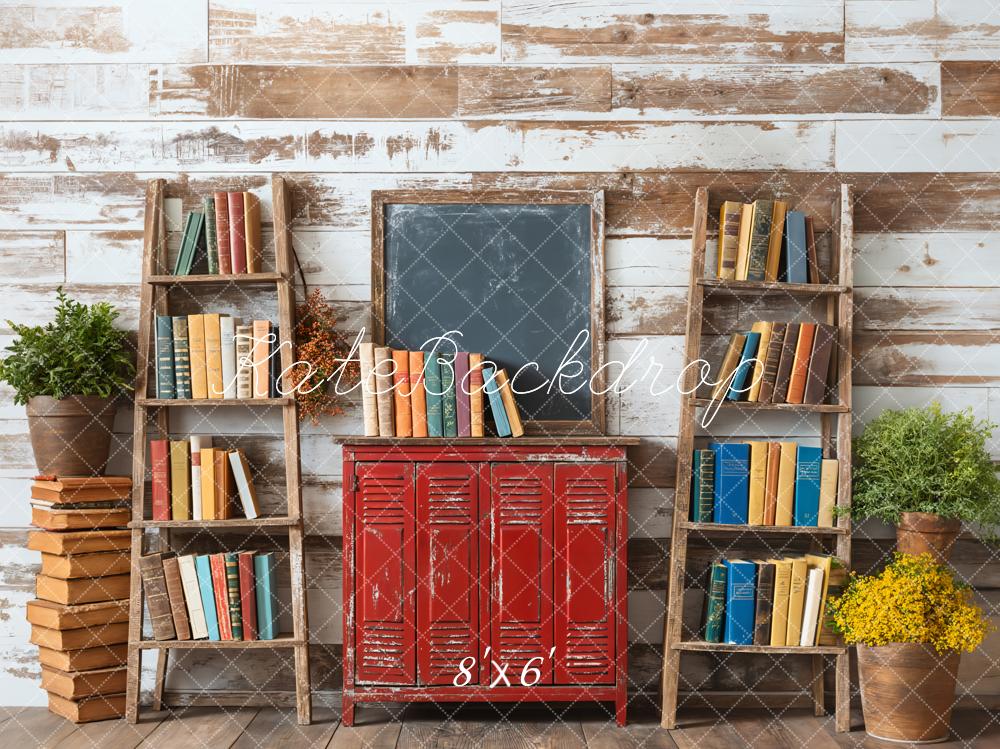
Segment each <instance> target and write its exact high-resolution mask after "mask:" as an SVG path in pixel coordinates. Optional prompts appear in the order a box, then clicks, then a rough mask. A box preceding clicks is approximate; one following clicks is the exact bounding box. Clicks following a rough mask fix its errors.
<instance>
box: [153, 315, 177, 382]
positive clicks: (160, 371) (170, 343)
mask: <svg viewBox="0 0 1000 749" xmlns="http://www.w3.org/2000/svg"><path fill="white" fill-rule="evenodd" d="M156 397H157V398H175V397H176V391H175V387H174V321H173V318H172V317H170V315H157V316H156Z"/></svg>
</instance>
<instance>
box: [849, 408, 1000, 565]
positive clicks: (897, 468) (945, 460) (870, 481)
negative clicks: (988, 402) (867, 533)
mask: <svg viewBox="0 0 1000 749" xmlns="http://www.w3.org/2000/svg"><path fill="white" fill-rule="evenodd" d="M994 426H995V425H993V424H990V423H988V422H986V421H977V420H976V419H975V418H974V416H973V414H972V411H971V409H967V410H965V411H960V412H957V413H944V412H942V410H941V406H940V404H938V403H932V404H931V405H929V406H927V407H926V408H908V409H904V410H901V411H884V412H883V413H882V414H880V415H879V417H878V418H877V419H875V420H874V421H872V422H871V423H870V424H869V425H868V426H867V427H866V428H865V430H864V432H863V433H862V434H861V436H860V437H858V438H857V439H856V440H855V443H854V461H855V462H854V496H853V499H852V504H851V510H850V512H851V514H852V515H854V516H855V517H859V518H869V517H873V518H879V519H881V520H884V521H885V522H887V523H896V524H897V530H896V541H897V548H898V549H899V551H902V552H906V553H910V554H919V553H921V552H924V551H927V552H930V553H931V554H933V555H934V556H935V557H936V558H937V559H938V560H939V561H947V560H948V558H949V556H950V554H951V549H952V546H953V545H954V543H955V539H956V538H957V537H958V533H959V530H961V524H962V522H966V523H973V524H976V525H978V526H980V527H981V529H982V530H983V531H984V532H985V533H986V534H988V535H990V536H995V535H996V531H997V528H998V526H1000V479H997V474H996V468H995V467H994V465H993V462H992V460H991V459H990V455H989V453H988V452H987V451H986V441H987V440H988V439H989V438H990V436H991V434H992V429H993V427H994Z"/></svg>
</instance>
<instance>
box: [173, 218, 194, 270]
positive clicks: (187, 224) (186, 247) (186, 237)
mask: <svg viewBox="0 0 1000 749" xmlns="http://www.w3.org/2000/svg"><path fill="white" fill-rule="evenodd" d="M193 221H194V214H193V213H189V214H188V215H187V217H186V218H185V219H184V229H183V231H182V232H181V246H180V248H179V249H178V250H177V257H176V258H174V273H173V275H175V276H183V275H186V272H185V270H184V268H185V265H186V264H187V256H188V253H189V251H190V238H191V224H192V222H193Z"/></svg>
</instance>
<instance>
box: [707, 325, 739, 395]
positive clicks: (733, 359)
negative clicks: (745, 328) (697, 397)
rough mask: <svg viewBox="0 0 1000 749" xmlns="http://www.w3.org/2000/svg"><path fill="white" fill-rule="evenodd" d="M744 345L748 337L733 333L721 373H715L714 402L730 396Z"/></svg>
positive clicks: (720, 367) (724, 355) (721, 365)
mask: <svg viewBox="0 0 1000 749" xmlns="http://www.w3.org/2000/svg"><path fill="white" fill-rule="evenodd" d="M744 344H746V336H745V335H743V334H742V333H733V334H732V335H731V336H730V337H729V343H728V344H727V345H726V353H725V354H723V356H722V362H721V363H720V364H719V371H718V372H717V373H715V377H716V379H715V382H714V383H712V400H722V399H724V398H726V396H727V395H728V394H729V388H730V386H731V385H732V382H733V375H734V374H735V373H736V368H737V366H739V363H740V357H741V356H742V354H743V346H744Z"/></svg>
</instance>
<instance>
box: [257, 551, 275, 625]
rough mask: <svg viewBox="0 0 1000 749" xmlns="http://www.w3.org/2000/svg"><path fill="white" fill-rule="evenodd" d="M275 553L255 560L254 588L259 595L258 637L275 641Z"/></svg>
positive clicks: (258, 556)
mask: <svg viewBox="0 0 1000 749" xmlns="http://www.w3.org/2000/svg"><path fill="white" fill-rule="evenodd" d="M276 565H277V560H276V558H275V556H274V553H273V552H268V553H266V554H257V555H256V556H255V557H254V558H253V574H254V587H255V588H256V589H255V591H254V592H255V593H256V595H257V637H258V638H259V639H261V640H273V639H274V638H275V637H277V636H278V609H279V606H278V586H277V575H276V571H275V566H276Z"/></svg>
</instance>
